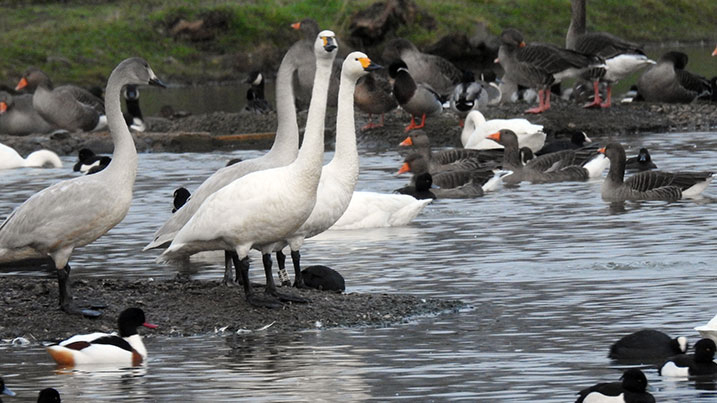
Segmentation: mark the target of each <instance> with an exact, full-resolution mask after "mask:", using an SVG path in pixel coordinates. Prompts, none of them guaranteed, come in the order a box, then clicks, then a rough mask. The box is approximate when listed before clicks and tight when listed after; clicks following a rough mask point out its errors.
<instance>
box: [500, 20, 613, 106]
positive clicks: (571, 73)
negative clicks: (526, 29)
mask: <svg viewBox="0 0 717 403" xmlns="http://www.w3.org/2000/svg"><path fill="white" fill-rule="evenodd" d="M500 40H501V45H500V48H499V50H498V59H497V62H498V63H500V65H501V67H503V70H505V76H506V77H508V78H509V80H508V81H510V82H514V83H516V84H518V85H523V86H526V87H529V88H535V89H538V106H537V107H535V108H530V109H528V110H526V111H525V113H542V112H544V111H546V110H548V109H550V87H551V86H552V85H554V84H557V83H560V82H561V81H562V80H563V79H565V78H569V77H578V76H579V75H580V74H582V73H583V72H584V71H585V70H586V69H588V68H591V67H593V68H594V67H601V66H604V63H603V61H602V60H601V59H600V58H598V57H595V56H589V55H585V54H582V53H579V52H575V51H571V50H568V49H562V48H559V47H557V46H554V45H549V44H540V43H532V44H530V45H526V44H525V42H524V41H523V34H522V33H520V31H518V30H516V29H513V28H509V29H506V30H504V31H503V32H502V33H501V34H500Z"/></svg>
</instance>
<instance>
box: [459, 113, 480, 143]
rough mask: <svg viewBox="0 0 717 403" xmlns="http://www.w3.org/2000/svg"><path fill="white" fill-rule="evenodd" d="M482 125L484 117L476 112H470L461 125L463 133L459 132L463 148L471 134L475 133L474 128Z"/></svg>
mask: <svg viewBox="0 0 717 403" xmlns="http://www.w3.org/2000/svg"><path fill="white" fill-rule="evenodd" d="M483 123H485V116H483V114H482V113H480V112H478V111H471V112H470V113H469V114H468V116H466V120H465V122H464V123H463V131H461V143H463V146H464V147H465V146H466V145H468V141H469V140H470V138H471V136H472V135H473V132H475V131H476V128H477V127H478V126H480V125H482V124H483Z"/></svg>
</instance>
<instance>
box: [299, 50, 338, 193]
mask: <svg viewBox="0 0 717 403" xmlns="http://www.w3.org/2000/svg"><path fill="white" fill-rule="evenodd" d="M332 63H333V58H318V59H317V63H316V75H315V78H314V88H313V90H312V91H311V104H310V105H309V113H308V115H307V117H306V129H305V130H304V140H303V142H302V144H301V149H300V150H299V155H298V157H297V158H296V161H295V164H296V167H297V168H298V169H299V170H300V171H301V172H302V173H304V174H307V175H310V176H311V177H312V178H313V177H315V178H316V185H317V186H318V178H319V176H320V175H321V163H322V161H323V154H324V120H325V118H326V100H327V98H328V92H329V78H330V75H331V65H332Z"/></svg>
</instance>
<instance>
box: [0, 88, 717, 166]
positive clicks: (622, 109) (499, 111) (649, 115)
mask: <svg viewBox="0 0 717 403" xmlns="http://www.w3.org/2000/svg"><path fill="white" fill-rule="evenodd" d="M527 108H528V105H527V104H525V103H516V104H505V105H500V106H492V107H486V108H485V109H484V110H482V112H483V114H484V115H485V117H486V119H496V118H502V119H505V118H515V117H522V118H527V119H529V120H530V121H531V122H534V123H537V124H542V125H544V130H545V132H546V133H547V134H548V139H550V138H553V137H561V136H562V134H563V133H565V132H570V131H574V130H580V131H584V132H585V133H587V135H588V136H590V137H591V138H597V139H608V138H609V139H617V140H619V139H620V138H623V137H625V136H631V135H636V134H647V133H658V132H691V131H710V130H715V128H717V105H716V104H715V103H709V102H693V103H691V104H659V103H646V102H636V103H629V104H618V105H615V106H613V107H612V108H609V109H584V108H582V107H581V106H579V105H576V104H575V103H573V102H567V101H562V100H556V101H554V102H553V107H552V108H551V109H550V110H548V111H547V112H545V113H543V114H540V115H526V114H524V113H523V111H524V110H525V109H527ZM367 119H368V115H366V114H364V113H361V112H357V113H356V126H357V127H361V126H363V125H364V124H365V123H366V122H367V121H368V120H367ZM298 120H299V126H300V127H303V125H304V124H305V121H306V111H302V112H299V113H298ZM374 120H376V118H375V117H374ZM409 120H410V117H409V115H408V114H406V113H405V112H403V111H401V110H394V111H393V112H391V113H389V114H387V115H386V120H385V126H384V127H382V128H377V129H372V130H368V131H363V132H361V131H359V132H358V136H357V137H358V143H359V148H361V149H383V150H386V149H393V148H394V147H395V146H396V145H397V144H398V143H399V142H400V141H401V140H403V138H405V134H404V131H403V128H404V127H405V126H406V125H407V124H408V122H409ZM147 122H148V125H149V128H150V131H149V132H145V133H135V134H134V137H135V143H136V145H137V150H138V151H139V152H140V153H142V152H210V151H214V150H235V149H268V148H269V147H271V144H272V142H273V135H274V131H275V130H276V114H275V113H270V114H266V115H257V114H252V113H248V112H240V113H227V112H214V113H209V114H204V115H193V116H188V117H184V118H179V119H174V120H168V119H163V118H156V117H154V118H153V117H150V118H148V119H147ZM335 124H336V110H335V109H331V108H330V109H329V111H328V112H327V122H326V143H327V149H332V147H333V141H334V137H335ZM424 130H425V131H426V132H427V133H428V134H429V136H430V138H431V141H432V143H433V145H435V146H439V147H459V146H460V145H461V144H460V132H461V131H460V128H459V126H458V117H457V116H456V115H455V114H453V113H452V112H450V111H444V112H443V113H442V114H441V115H439V116H432V117H429V118H428V120H427V123H426V128H425V129H424ZM0 143H3V144H5V145H8V146H10V147H13V148H15V149H16V150H17V151H18V152H19V153H20V154H22V155H27V154H29V153H30V152H32V151H35V150H37V149H40V148H46V149H49V150H52V151H54V152H56V153H58V154H59V155H74V154H76V153H77V151H78V150H79V149H80V148H83V147H87V148H91V149H92V150H94V151H95V152H99V153H111V152H112V142H111V139H110V136H109V133H108V132H106V131H105V132H90V133H58V134H52V135H28V136H10V135H0Z"/></svg>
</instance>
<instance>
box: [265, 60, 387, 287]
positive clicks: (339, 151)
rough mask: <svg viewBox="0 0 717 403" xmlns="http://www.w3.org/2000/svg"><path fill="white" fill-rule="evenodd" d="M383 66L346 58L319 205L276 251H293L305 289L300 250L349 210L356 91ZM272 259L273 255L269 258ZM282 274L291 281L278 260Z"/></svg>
mask: <svg viewBox="0 0 717 403" xmlns="http://www.w3.org/2000/svg"><path fill="white" fill-rule="evenodd" d="M380 68H381V66H379V65H377V64H374V63H371V60H370V59H369V58H368V56H366V54H364V53H362V52H353V53H351V54H349V55H348V56H346V59H344V62H343V64H342V67H341V82H340V85H339V96H338V110H337V115H336V150H335V153H334V157H333V158H332V159H331V161H330V162H329V163H328V164H326V165H324V167H323V169H322V170H321V179H320V181H319V187H318V190H317V191H316V205H315V206H314V210H313V211H312V212H311V215H310V216H309V218H308V219H307V220H306V222H304V224H302V225H301V227H300V228H299V229H298V230H297V231H296V232H295V233H294V234H292V235H291V237H289V238H288V239H286V241H285V242H280V243H279V244H277V245H275V246H274V247H273V249H274V250H275V251H280V250H281V249H283V248H284V247H285V246H287V245H288V246H289V247H290V248H291V260H292V262H293V264H294V271H295V277H294V286H295V287H299V288H304V287H305V285H304V280H303V278H302V275H301V264H300V253H299V249H300V248H301V245H302V244H303V243H304V239H306V238H311V237H313V236H315V235H318V234H320V233H322V232H324V231H326V230H327V229H329V227H331V226H332V225H334V223H335V222H336V220H338V219H339V218H340V217H341V215H342V214H343V213H344V211H346V207H348V205H349V202H350V201H351V196H352V194H353V191H354V188H355V187H356V181H357V180H358V174H359V155H358V150H357V149H356V124H355V122H354V90H355V88H356V82H357V81H358V79H359V78H361V77H362V76H364V75H366V74H367V73H368V72H369V71H373V70H377V69H380ZM267 258H268V259H271V257H270V256H268V257H265V259H267ZM278 260H279V261H278V263H279V270H280V272H279V275H280V277H281V278H282V282H286V281H288V276H286V272H285V270H284V267H283V266H284V262H283V261H282V258H281V257H279V258H278Z"/></svg>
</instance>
